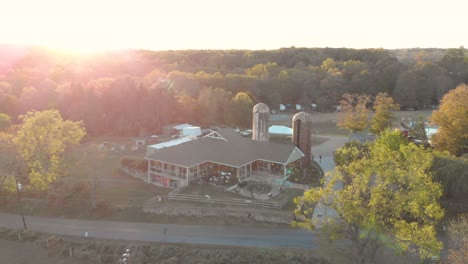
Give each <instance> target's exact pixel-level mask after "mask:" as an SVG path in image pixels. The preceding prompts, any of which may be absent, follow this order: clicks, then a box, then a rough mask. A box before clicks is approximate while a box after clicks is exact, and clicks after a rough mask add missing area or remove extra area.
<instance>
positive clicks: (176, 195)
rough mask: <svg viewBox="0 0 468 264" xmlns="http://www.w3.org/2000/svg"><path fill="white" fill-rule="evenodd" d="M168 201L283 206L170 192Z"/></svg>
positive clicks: (267, 206)
mask: <svg viewBox="0 0 468 264" xmlns="http://www.w3.org/2000/svg"><path fill="white" fill-rule="evenodd" d="M174 191H175V190H174ZM169 200H175V201H192V202H202V203H214V204H224V205H238V206H253V207H262V208H270V209H281V208H282V207H283V206H284V204H285V202H284V201H283V202H281V203H280V202H270V201H263V200H249V199H213V198H211V197H209V196H201V195H192V194H179V193H178V192H177V193H172V192H171V193H170V194H169Z"/></svg>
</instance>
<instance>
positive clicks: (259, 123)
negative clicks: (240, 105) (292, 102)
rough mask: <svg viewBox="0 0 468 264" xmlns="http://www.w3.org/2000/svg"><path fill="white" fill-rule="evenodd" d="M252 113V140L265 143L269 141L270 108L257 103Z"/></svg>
mask: <svg viewBox="0 0 468 264" xmlns="http://www.w3.org/2000/svg"><path fill="white" fill-rule="evenodd" d="M252 112H253V117H252V140H257V141H265V142H267V141H268V140H269V135H268V128H269V127H270V126H269V120H270V108H269V107H268V105H266V104H264V103H259V104H256V105H255V106H254V108H253V111H252Z"/></svg>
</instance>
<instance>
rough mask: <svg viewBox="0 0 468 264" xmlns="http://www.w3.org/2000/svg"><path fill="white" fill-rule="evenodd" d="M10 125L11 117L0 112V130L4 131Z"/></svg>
mask: <svg viewBox="0 0 468 264" xmlns="http://www.w3.org/2000/svg"><path fill="white" fill-rule="evenodd" d="M10 125H11V118H10V116H9V115H7V114H3V113H0V131H5V130H6V129H7V128H9V127H10Z"/></svg>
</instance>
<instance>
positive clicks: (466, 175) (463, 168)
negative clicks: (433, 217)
mask: <svg viewBox="0 0 468 264" xmlns="http://www.w3.org/2000/svg"><path fill="white" fill-rule="evenodd" d="M435 153H436V155H435V158H434V162H433V163H432V167H431V171H432V172H434V174H435V178H436V180H437V181H439V182H440V183H441V184H442V186H443V187H444V197H445V198H446V199H450V200H452V201H455V202H461V203H464V202H465V201H468V159H467V158H464V157H454V156H452V155H450V154H448V153H447V152H435Z"/></svg>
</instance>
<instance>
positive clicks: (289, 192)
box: [270, 189, 304, 211]
mask: <svg viewBox="0 0 468 264" xmlns="http://www.w3.org/2000/svg"><path fill="white" fill-rule="evenodd" d="M302 194H304V190H300V189H286V190H284V191H283V192H281V194H279V195H277V196H275V197H273V198H272V199H271V200H270V201H272V202H283V201H285V200H286V203H285V205H284V206H283V208H281V210H285V211H292V210H294V209H296V204H295V203H294V198H296V197H297V196H302Z"/></svg>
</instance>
